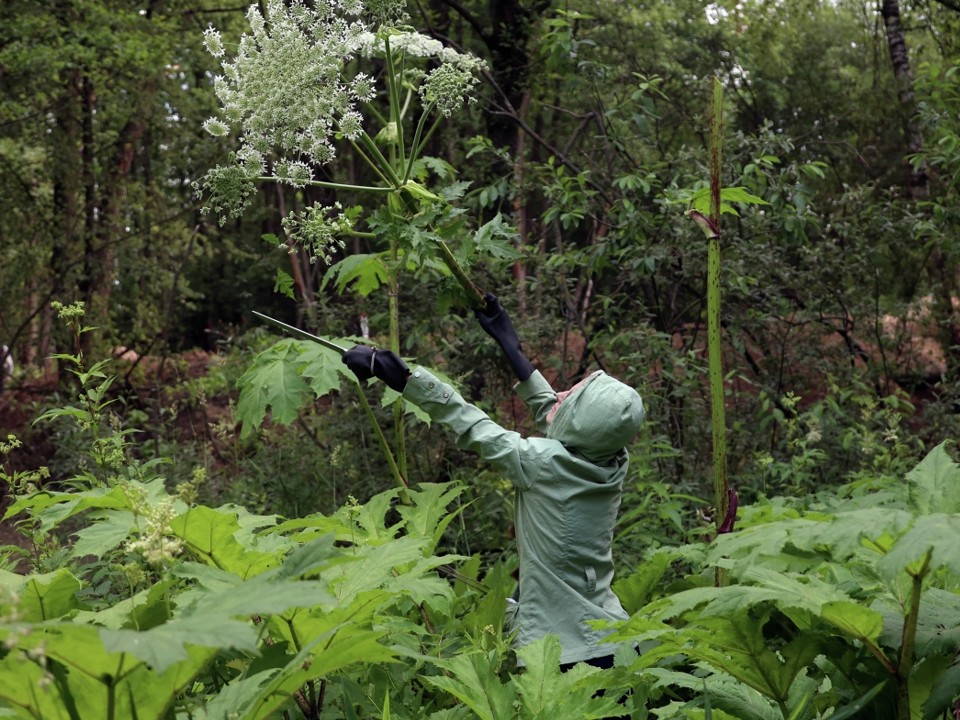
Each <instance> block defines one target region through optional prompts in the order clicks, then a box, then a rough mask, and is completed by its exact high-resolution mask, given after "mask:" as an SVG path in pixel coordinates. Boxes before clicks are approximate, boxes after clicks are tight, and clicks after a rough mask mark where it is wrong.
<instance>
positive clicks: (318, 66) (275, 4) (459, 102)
mask: <svg viewBox="0 0 960 720" xmlns="http://www.w3.org/2000/svg"><path fill="white" fill-rule="evenodd" d="M404 6H405V3H404V2H402V0H320V1H318V2H313V3H309V4H307V3H304V2H302V1H301V0H294V1H293V2H280V1H279V0H272V1H270V2H267V3H266V4H265V12H262V11H261V9H260V6H257V5H253V6H251V7H250V9H249V10H248V12H247V20H248V22H249V26H250V29H249V32H247V33H245V34H244V35H242V36H241V38H240V40H239V43H238V44H237V45H236V47H235V48H231V52H228V49H227V47H226V44H225V42H224V40H223V38H222V37H221V34H220V33H219V32H218V31H217V30H216V29H213V28H210V29H208V30H207V31H206V41H207V42H206V44H207V48H208V49H209V51H210V52H211V53H212V54H213V55H214V56H216V57H218V58H220V60H221V64H222V69H223V74H222V75H220V76H218V77H217V78H216V80H215V83H214V89H215V91H216V94H217V96H218V98H219V99H220V101H221V103H222V114H221V116H220V117H216V118H210V119H209V120H207V121H206V123H205V127H206V129H207V130H208V131H209V132H210V133H212V134H214V135H227V134H229V133H230V132H232V131H233V130H235V129H236V130H237V131H238V148H237V149H236V151H235V153H234V154H233V156H232V159H231V160H232V161H231V162H230V163H229V164H227V165H224V166H221V167H217V168H214V169H213V170H211V171H210V172H208V173H207V175H206V176H205V177H204V178H203V179H202V180H200V181H199V182H198V183H197V189H198V192H199V193H200V194H201V195H202V196H204V197H205V199H206V209H207V210H210V211H214V212H217V213H218V214H219V215H220V217H221V221H224V220H226V219H227V218H229V217H236V216H239V215H240V214H241V213H242V212H243V210H244V208H245V207H246V205H247V204H248V201H249V198H250V196H251V194H252V193H253V192H254V191H255V189H256V187H257V185H258V184H262V183H282V184H285V185H289V186H292V187H294V188H305V187H320V188H324V189H326V190H328V191H329V192H330V195H331V197H336V198H337V199H336V200H332V201H331V202H329V203H327V204H321V203H314V204H313V205H310V206H308V207H306V208H304V209H302V210H300V211H294V212H291V213H290V214H289V215H288V216H287V217H286V218H284V220H283V226H284V228H285V231H286V233H287V235H288V241H289V245H285V247H303V248H305V249H306V250H307V251H308V252H309V253H310V256H311V258H313V259H322V260H324V261H326V262H330V261H332V259H333V256H334V254H335V253H338V252H340V251H342V250H344V249H345V247H346V245H345V242H344V238H345V237H348V236H351V235H353V236H361V237H364V238H367V239H369V240H370V241H371V242H378V243H379V244H380V246H381V249H380V250H379V251H378V252H375V253H370V254H359V255H356V254H355V255H347V256H346V257H343V258H342V259H341V260H339V262H336V263H335V264H334V265H333V266H332V267H331V268H330V269H329V271H328V272H327V273H326V275H325V277H324V280H323V284H324V286H326V285H327V284H330V283H333V285H334V287H335V288H336V290H337V291H338V292H341V293H342V292H345V291H347V290H348V289H350V290H354V291H356V292H358V293H359V294H361V295H368V294H370V293H372V292H374V291H376V290H378V289H380V288H383V289H385V291H386V293H387V297H388V303H389V346H390V349H391V350H393V351H394V352H397V353H399V352H400V337H399V322H400V308H399V301H398V296H399V287H400V282H401V278H402V275H403V274H405V273H407V274H409V273H426V272H429V273H440V274H441V275H445V276H448V277H449V276H451V275H452V276H453V277H454V278H456V280H457V281H458V282H459V285H460V287H462V288H463V290H464V291H465V295H466V302H468V303H473V304H477V303H480V302H482V292H481V291H480V289H479V288H478V287H477V286H476V285H474V284H473V282H472V281H471V280H470V279H469V277H468V275H467V273H466V271H465V270H464V269H463V268H464V266H468V265H469V264H470V263H472V262H474V261H475V260H476V258H477V257H481V256H484V255H486V256H491V257H499V258H504V257H511V256H512V255H513V253H514V250H513V247H512V245H511V243H510V240H511V239H512V237H513V232H512V230H511V229H510V228H508V227H507V226H506V225H505V224H504V223H503V221H502V220H501V219H500V217H499V216H498V217H496V218H495V219H494V220H492V221H490V222H489V223H487V224H486V225H484V226H483V227H481V228H479V229H478V230H477V231H475V232H471V231H470V230H469V229H468V223H467V221H466V219H465V217H464V213H463V211H462V210H459V209H457V208H456V207H455V206H454V205H453V203H454V202H455V201H456V200H457V199H458V198H459V197H461V196H462V194H463V193H464V192H465V190H466V188H467V187H468V186H469V183H468V182H465V181H459V180H457V179H456V171H455V169H454V168H452V167H451V166H450V165H449V164H448V163H446V162H445V161H443V160H440V159H438V158H433V157H428V156H425V155H424V149H425V147H426V144H427V141H428V139H429V138H430V137H431V135H432V134H433V132H434V131H435V130H436V128H437V127H438V126H439V124H440V123H441V122H443V120H444V119H445V118H447V117H449V116H450V115H451V114H452V113H454V112H455V111H457V110H458V108H460V107H461V106H463V105H464V104H465V103H466V102H469V101H470V100H471V96H470V93H471V91H472V90H473V88H474V86H475V84H476V83H477V76H478V71H479V70H480V69H481V67H482V61H480V60H479V59H477V58H475V57H473V56H471V55H467V54H463V53H459V52H457V51H455V50H453V49H451V48H449V47H446V46H444V45H443V44H442V43H441V42H439V41H437V40H435V39H432V38H429V37H427V36H424V35H422V34H420V33H418V32H416V31H415V30H413V29H412V28H410V27H408V26H407V25H405V24H404V22H405V19H406V15H405V12H404ZM342 152H349V153H352V154H353V157H354V158H356V160H357V161H358V163H359V164H360V165H361V166H363V167H365V168H366V176H367V178H368V181H367V183H366V184H357V183H355V182H354V183H348V182H341V181H338V180H336V179H332V180H331V179H322V178H321V175H323V176H324V177H326V176H329V175H330V174H332V173H334V172H336V170H335V169H334V165H333V164H332V161H333V160H334V159H335V158H336V157H337V156H338V154H340V153H342ZM348 199H349V200H352V201H355V202H356V203H357V204H355V205H350V206H349V207H346V206H345V205H344V203H345V202H348ZM451 244H453V246H454V248H455V250H456V254H455V252H454V249H452V248H451ZM334 355H335V353H333V352H318V351H316V349H315V348H314V347H313V346H312V344H311V343H310V342H309V341H307V342H306V343H304V342H292V341H284V343H283V344H281V345H278V346H276V347H274V348H272V349H271V350H269V351H267V353H265V354H264V355H262V356H260V357H259V358H257V360H256V361H255V362H254V365H253V367H252V368H251V372H250V373H248V374H247V375H245V376H244V377H243V378H242V380H241V389H242V393H243V395H242V397H241V402H240V405H239V406H238V412H239V417H240V418H241V420H243V421H244V424H245V427H246V428H253V427H256V426H258V425H259V424H260V422H262V419H263V417H264V415H265V412H266V410H267V408H271V409H272V410H273V416H274V419H278V420H280V421H281V422H283V421H285V420H289V419H290V418H291V417H292V413H295V412H296V408H298V407H299V406H300V405H301V404H302V403H303V402H305V401H306V400H307V399H308V398H309V397H310V392H312V393H313V394H316V395H322V394H324V393H326V392H329V391H331V390H333V389H336V388H338V387H339V386H340V375H339V373H338V372H337V371H334V370H331V367H339V365H340V360H339V357H334ZM295 376H300V377H307V378H308V379H309V382H308V383H302V382H299V381H298V380H297V378H296V377H295ZM318 378H322V379H320V380H318ZM287 380H290V381H291V382H292V386H293V387H288V386H287V384H286V381H287ZM308 391H309V392H308ZM397 400H398V398H397V396H396V394H392V395H391V394H388V395H387V396H386V398H385V402H386V403H393V405H394V415H393V419H394V428H395V435H394V440H395V442H394V452H393V453H391V452H390V451H389V450H388V451H387V452H388V456H391V455H394V454H395V459H394V458H393V457H388V459H389V462H390V465H391V468H393V469H394V480H395V482H396V483H397V484H398V485H401V486H402V485H404V484H405V483H406V475H407V472H406V452H405V448H404V431H403V407H402V403H400V402H397Z"/></svg>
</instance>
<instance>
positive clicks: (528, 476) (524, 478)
mask: <svg viewBox="0 0 960 720" xmlns="http://www.w3.org/2000/svg"><path fill="white" fill-rule="evenodd" d="M403 397H404V398H405V399H406V400H409V401H410V402H412V403H414V404H415V405H417V406H419V407H420V408H421V409H422V410H423V411H424V412H426V413H427V415H429V416H430V419H431V420H434V421H435V422H438V423H440V424H441V425H444V426H446V427H448V428H449V429H451V430H452V431H453V432H454V433H456V436H457V447H458V448H460V449H462V450H470V451H472V452H476V453H478V454H479V455H480V457H482V458H483V459H484V460H486V461H487V462H489V463H490V464H491V465H493V466H494V467H495V468H497V470H499V471H500V472H501V473H503V474H504V476H505V477H507V478H509V479H510V481H511V482H513V484H514V485H516V486H518V487H520V488H522V489H526V488H528V487H530V485H531V484H532V483H533V481H534V480H535V479H536V475H537V467H538V466H539V464H538V463H537V462H536V459H535V457H534V456H535V455H536V451H535V449H534V448H532V447H531V444H530V441H529V440H527V439H525V438H523V437H521V435H520V433H518V432H514V431H512V430H507V429H506V428H503V427H501V426H500V425H498V424H497V423H495V422H494V421H493V420H491V419H490V417H489V416H488V415H487V414H486V413H485V412H483V410H481V409H480V408H478V407H477V406H476V405H471V404H470V403H468V402H467V401H466V400H464V399H463V397H461V395H460V394H459V393H458V392H457V391H456V390H454V389H453V388H452V387H451V386H450V385H448V384H447V383H445V382H442V381H441V380H439V379H438V378H437V377H436V376H434V375H433V374H432V373H430V372H429V371H428V370H425V369H424V368H422V367H418V368H416V369H415V370H414V371H413V372H412V373H411V374H410V377H409V379H408V380H407V385H406V387H405V388H404V390H403Z"/></svg>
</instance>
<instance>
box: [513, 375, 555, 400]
mask: <svg viewBox="0 0 960 720" xmlns="http://www.w3.org/2000/svg"><path fill="white" fill-rule="evenodd" d="M513 389H514V390H516V392H517V395H519V396H520V399H521V400H523V401H524V402H526V401H527V400H529V399H530V398H532V397H533V396H534V395H537V394H538V393H544V392H553V387H552V386H551V385H550V383H548V382H547V379H546V378H545V377H544V376H543V375H541V374H540V371H539V370H534V371H533V374H532V375H530V377H528V378H527V379H526V380H523V381H521V382H518V383H517V384H516V385H514V386H513Z"/></svg>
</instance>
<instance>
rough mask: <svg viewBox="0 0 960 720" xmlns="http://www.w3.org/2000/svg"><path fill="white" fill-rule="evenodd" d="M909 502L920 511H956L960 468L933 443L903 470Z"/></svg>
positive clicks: (959, 509)
mask: <svg viewBox="0 0 960 720" xmlns="http://www.w3.org/2000/svg"><path fill="white" fill-rule="evenodd" d="M907 482H908V483H909V487H910V500H911V503H912V504H913V505H914V507H916V508H917V509H918V510H919V511H920V512H923V513H934V512H937V513H960V467H958V466H957V464H956V463H955V462H954V461H953V459H952V458H951V457H950V456H949V455H948V454H947V450H946V443H941V444H940V445H937V446H936V447H935V448H934V449H933V450H931V451H930V452H929V453H928V454H927V456H926V457H925V458H924V459H923V460H922V461H921V462H920V464H919V465H917V466H916V467H915V468H914V469H913V470H911V471H910V472H909V473H907Z"/></svg>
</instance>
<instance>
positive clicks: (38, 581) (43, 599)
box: [0, 568, 82, 622]
mask: <svg viewBox="0 0 960 720" xmlns="http://www.w3.org/2000/svg"><path fill="white" fill-rule="evenodd" d="M81 587H82V584H81V582H80V580H78V579H77V578H76V577H75V576H74V575H73V574H72V573H71V572H70V571H69V570H67V569H66V568H60V569H59V570H54V571H53V572H49V573H43V574H38V575H30V576H23V575H20V574H18V573H12V572H8V571H7V570H0V588H3V590H4V592H5V594H6V596H8V597H12V598H15V599H16V600H15V602H16V611H15V615H16V617H17V620H18V621H20V622H42V621H44V620H53V619H56V618H60V617H63V616H64V615H68V614H70V613H71V612H72V611H73V610H76V609H77V608H78V607H79V606H80V603H79V602H78V601H77V597H76V595H77V591H78V590H80V588H81ZM4 614H5V615H6V614H7V613H4Z"/></svg>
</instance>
